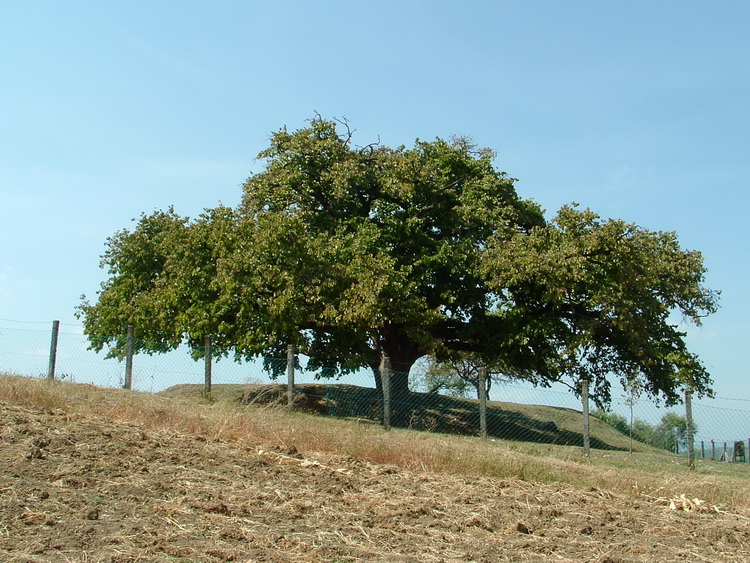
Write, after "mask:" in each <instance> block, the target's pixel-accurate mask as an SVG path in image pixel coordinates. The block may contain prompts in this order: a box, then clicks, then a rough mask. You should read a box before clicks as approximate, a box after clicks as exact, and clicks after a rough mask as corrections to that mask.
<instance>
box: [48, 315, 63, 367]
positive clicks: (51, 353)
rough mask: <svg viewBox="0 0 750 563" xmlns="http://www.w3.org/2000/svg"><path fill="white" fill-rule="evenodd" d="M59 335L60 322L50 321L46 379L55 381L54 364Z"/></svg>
mask: <svg viewBox="0 0 750 563" xmlns="http://www.w3.org/2000/svg"><path fill="white" fill-rule="evenodd" d="M59 335H60V321H52V340H51V342H50V345H49V369H48V370H47V379H55V364H56V363H57V338H58V336H59Z"/></svg>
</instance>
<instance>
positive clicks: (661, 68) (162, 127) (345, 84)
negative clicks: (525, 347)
mask: <svg viewBox="0 0 750 563" xmlns="http://www.w3.org/2000/svg"><path fill="white" fill-rule="evenodd" d="M748 24H750V4H748V3H747V2H740V1H724V2H711V3H706V2H691V1H679V2H678V1H647V2H640V1H634V2H627V3H624V2H598V1H589V2H579V1H567V2H555V1H548V2H542V1H533V0H532V1H529V0H522V1H513V2H504V1H500V0H497V1H481V2H480V1H463V2H455V1H451V2H448V1H439V0H432V1H427V0H424V1H417V0H399V1H395V0H392V1H388V0H384V1H382V2H367V3H366V2H351V1H346V2H345V1H337V2H327V1H321V2H309V1H293V2H290V1H279V2H251V1H246V2H240V1H235V2H229V1H220V0H219V1H217V0H214V1H212V2H197V1H181V2H179V3H175V2H154V1H148V2H142V1H129V2H95V1H87V2H84V1H71V2H57V1H33V2H31V1H27V0H20V1H19V0H6V2H3V5H2V7H1V8H0V69H2V73H1V74H0V131H2V134H1V135H0V209H1V210H2V220H0V241H1V242H0V318H3V319H11V320H19V321H40V322H42V321H51V320H53V319H59V320H61V321H62V322H63V323H71V324H77V322H78V321H77V320H76V319H75V317H74V315H73V313H74V307H75V306H76V305H77V304H78V303H79V302H80V295H81V294H83V293H85V294H87V295H88V296H90V297H93V296H95V293H96V290H97V289H98V287H99V283H100V282H101V281H102V280H103V279H104V278H105V272H104V271H102V270H100V269H99V267H98V263H99V256H100V254H101V253H102V251H103V250H104V242H105V240H106V238H107V237H108V236H109V235H111V234H112V233H114V232H115V231H116V230H118V229H122V228H125V227H129V226H130V225H131V224H132V223H131V222H130V220H131V218H134V217H138V216H139V215H140V213H141V212H151V211H153V210H155V209H164V208H166V207H167V206H169V205H174V207H175V209H176V211H177V212H178V213H180V214H183V215H189V216H195V215H197V214H198V213H200V211H201V210H202V209H203V208H205V207H213V206H216V205H217V204H218V203H220V202H222V203H224V204H229V205H234V204H236V203H237V202H238V201H239V198H240V194H241V191H240V186H241V184H242V183H243V181H244V180H245V179H246V177H247V176H248V175H249V174H250V173H252V172H257V171H259V170H260V164H259V163H258V162H256V161H255V155H257V153H258V152H259V151H260V150H262V149H263V148H265V147H266V145H267V141H268V138H269V135H270V133H271V132H272V131H274V130H276V129H278V128H280V127H282V126H284V125H286V126H288V127H289V128H291V129H295V128H298V127H301V126H303V125H304V124H305V121H306V120H307V119H309V118H311V117H312V116H313V115H314V114H315V112H318V113H320V114H322V115H323V116H324V117H339V118H346V119H348V120H349V121H350V122H351V124H352V126H353V128H355V129H356V133H355V142H357V143H359V144H363V145H364V144H368V143H370V142H373V141H376V140H378V139H380V141H381V142H382V143H383V144H386V145H389V146H397V145H400V144H406V145H410V144H412V143H413V141H414V140H415V139H416V138H417V137H419V138H422V139H427V140H430V139H433V138H435V137H437V136H440V137H449V136H451V135H464V136H470V137H472V138H473V139H474V140H475V142H476V143H477V144H478V145H480V146H486V147H490V148H492V149H494V150H495V151H497V153H498V157H497V167H498V168H499V169H502V170H504V171H506V172H508V173H509V174H510V175H511V176H513V177H516V178H518V179H519V182H518V184H517V189H518V191H519V193H520V194H521V195H522V196H524V197H528V198H532V199H535V200H536V201H538V202H539V203H540V204H541V205H542V206H543V207H544V208H545V209H546V210H547V211H548V214H549V215H550V216H551V215H553V214H554V212H555V211H556V210H557V209H558V208H559V207H560V206H561V205H563V204H565V203H568V202H572V201H576V202H579V203H580V204H582V205H583V206H588V207H591V208H592V209H593V210H594V211H596V212H597V213H599V214H601V215H602V216H604V217H616V218H623V219H626V220H629V221H633V222H636V223H638V224H640V225H641V226H643V227H646V228H649V229H654V230H674V231H677V232H678V233H679V236H680V240H681V242H682V244H683V246H684V247H686V248H690V249H698V250H700V251H702V252H703V253H704V256H705V262H706V265H707V266H708V268H709V273H708V280H707V281H708V285H709V286H710V287H713V288H716V289H721V290H722V292H723V294H722V300H721V304H722V308H721V310H720V312H719V313H718V314H716V315H714V316H713V317H711V318H709V319H708V320H707V321H706V322H705V325H704V327H703V328H702V329H691V330H690V337H689V342H690V345H691V346H692V348H693V350H694V351H696V352H698V353H699V354H700V355H701V357H702V358H703V360H704V362H705V363H706V365H707V367H708V368H709V370H710V371H711V372H712V374H713V376H714V379H715V382H716V390H717V392H718V394H720V395H723V396H729V397H745V398H750V380H748V377H747V370H746V364H747V360H746V357H745V347H746V340H747V334H748V333H749V332H750V322H749V321H748V315H749V314H750V298H749V297H748V293H747V289H746V285H747V279H748V265H747V264H748V263H747V260H748V241H749V240H750V236H748V235H750V227H749V226H748V225H749V224H750V223H749V222H748V216H749V215H750V198H748V195H747V182H748V177H749V176H750V175H749V174H748V162H749V154H750V150H749V149H750V147H749V146H748V131H749V130H750V103H748V102H750V33H748Z"/></svg>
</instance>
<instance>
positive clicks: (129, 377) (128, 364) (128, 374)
mask: <svg viewBox="0 0 750 563" xmlns="http://www.w3.org/2000/svg"><path fill="white" fill-rule="evenodd" d="M133 334H134V327H133V325H128V340H127V349H126V352H125V354H126V355H125V384H124V385H123V387H124V388H125V389H132V388H133V349H134V348H135V337H134V335H133Z"/></svg>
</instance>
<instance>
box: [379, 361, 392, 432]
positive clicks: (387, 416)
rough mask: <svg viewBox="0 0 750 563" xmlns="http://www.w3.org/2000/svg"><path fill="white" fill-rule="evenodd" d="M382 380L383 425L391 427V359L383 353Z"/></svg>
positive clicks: (388, 428) (381, 362)
mask: <svg viewBox="0 0 750 563" xmlns="http://www.w3.org/2000/svg"><path fill="white" fill-rule="evenodd" d="M380 380H381V383H382V385H383V427H384V428H385V429H386V430H390V429H391V360H390V359H389V358H388V356H386V355H385V354H383V357H382V359H381V360H380Z"/></svg>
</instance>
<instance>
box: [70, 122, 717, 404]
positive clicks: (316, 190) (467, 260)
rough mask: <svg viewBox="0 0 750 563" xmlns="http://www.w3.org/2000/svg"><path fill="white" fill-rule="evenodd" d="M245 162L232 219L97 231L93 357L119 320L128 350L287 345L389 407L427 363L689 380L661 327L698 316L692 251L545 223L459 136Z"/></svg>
mask: <svg viewBox="0 0 750 563" xmlns="http://www.w3.org/2000/svg"><path fill="white" fill-rule="evenodd" d="M342 129H343V131H342ZM260 158H261V159H262V160H263V161H264V163H265V169H264V170H263V171H262V172H260V173H257V174H254V175H252V176H251V177H250V178H248V179H247V181H246V182H245V184H244V186H243V199H242V202H241V204H240V205H239V206H238V207H237V208H236V209H230V208H226V207H219V208H216V209H211V210H207V211H206V212H205V213H204V214H202V215H201V216H200V217H199V218H198V219H196V220H189V219H187V218H182V217H179V216H177V215H176V214H175V213H174V212H173V211H172V210H171V209H170V210H168V211H167V212H162V211H157V212H155V213H153V214H152V215H144V216H143V217H141V219H140V221H138V223H137V225H136V227H135V229H134V230H132V231H130V230H123V231H120V232H118V233H116V234H115V235H114V236H113V237H111V238H110V239H109V240H108V242H107V251H106V253H105V255H104V257H103V261H102V265H103V267H106V268H108V270H109V275H110V277H109V279H108V280H107V281H105V282H104V283H103V284H102V289H101V291H100V292H99V295H98V300H97V302H95V303H90V302H89V301H87V300H84V301H83V303H82V304H81V306H80V307H79V314H80V315H81V317H82V318H83V320H84V327H85V332H86V333H87V334H88V335H89V338H90V341H91V343H92V346H93V347H94V348H96V349H102V348H103V347H104V346H105V345H106V346H110V351H111V353H112V354H114V355H121V354H122V350H123V346H124V341H123V339H122V337H121V335H124V334H125V329H126V326H127V325H128V324H133V325H135V326H136V334H137V336H139V337H140V339H141V340H139V342H142V345H141V349H144V350H147V351H161V350H165V349H169V348H174V347H175V346H177V345H179V344H180V343H182V342H187V343H188V344H189V345H190V346H191V347H192V348H193V349H194V351H195V353H196V355H199V354H200V353H201V346H202V344H203V339H204V337H205V336H207V335H208V336H211V338H212V340H213V342H214V345H215V347H216V349H217V352H218V353H224V354H232V355H234V356H235V357H237V358H238V359H247V358H253V357H256V356H272V357H274V356H275V357H283V355H284V351H285V348H286V346H287V345H288V344H294V345H296V346H297V347H298V348H299V350H300V351H302V352H303V353H305V354H306V355H307V356H309V358H310V359H309V362H308V364H307V367H308V368H309V369H315V370H320V371H321V372H322V373H324V375H337V374H342V373H347V372H349V371H352V370H355V369H358V368H361V367H365V366H369V367H371V368H373V370H374V372H375V374H376V381H377V382H378V383H379V381H378V380H377V373H378V371H377V367H378V366H379V364H380V361H381V358H382V357H383V356H384V355H386V356H388V357H389V358H390V361H391V364H392V366H393V369H394V370H395V376H394V379H393V382H392V389H393V392H394V395H395V398H396V400H398V397H400V396H403V395H404V394H405V393H407V392H408V372H409V370H410V368H411V366H412V365H413V363H414V362H415V361H416V360H417V359H418V358H420V357H421V356H424V355H426V354H433V355H435V356H436V357H437V358H438V359H443V360H446V359H450V358H455V357H457V355H459V354H465V353H471V354H473V356H472V357H476V358H481V359H484V360H486V361H487V362H488V364H490V365H502V366H504V370H506V371H507V373H508V374H510V375H512V376H514V377H525V378H529V379H531V380H533V381H534V382H538V383H545V382H549V381H555V380H560V379H563V375H564V374H565V373H572V374H573V375H574V377H576V378H579V379H580V378H581V377H593V378H594V380H595V383H596V385H597V386H598V387H599V388H601V389H602V391H606V390H607V388H606V374H607V372H608V371H614V372H615V373H618V374H620V375H623V374H624V375H625V376H626V377H636V376H638V375H642V376H643V377H644V378H645V379H646V381H647V384H648V385H647V387H648V388H649V389H650V390H652V391H654V392H655V393H658V392H663V393H665V394H666V395H667V396H668V397H669V398H672V397H673V396H674V389H675V386H676V385H677V384H678V382H681V381H682V380H683V379H685V381H687V382H692V383H693V384H695V385H696V386H697V388H698V389H701V388H705V386H706V385H707V375H706V374H705V371H702V367H701V366H700V364H699V363H698V362H697V360H696V359H695V358H694V357H693V356H691V355H690V354H689V353H688V352H687V350H685V347H684V342H683V341H682V335H681V334H680V333H679V332H678V331H676V330H675V329H674V328H673V327H672V325H671V324H669V322H668V315H669V312H670V311H672V310H674V309H677V310H681V311H682V312H683V313H685V314H686V315H687V316H689V317H691V318H693V319H694V320H697V319H698V318H699V317H700V315H701V314H702V313H706V312H710V311H711V310H712V309H713V301H712V294H711V293H710V292H707V290H705V289H703V287H702V285H701V283H702V275H703V266H702V262H701V260H700V256H699V255H698V254H696V253H686V252H683V251H681V250H680V249H679V247H678V246H677V245H676V239H675V237H673V236H671V235H665V234H661V233H655V234H654V233H649V232H648V231H644V230H642V229H638V228H636V227H633V226H629V225H625V224H624V223H621V222H607V223H601V222H600V221H599V220H598V218H595V217H593V216H591V215H590V214H584V215H581V214H580V212H577V211H575V210H573V209H569V208H566V209H564V210H563V211H562V212H561V215H560V216H559V217H558V219H557V220H556V221H555V222H554V223H553V224H551V225H547V224H546V222H545V220H544V218H543V215H542V212H541V210H540V208H539V207H538V206H537V205H536V204H534V203H533V202H530V201H526V200H523V199H521V198H519V197H518V195H517V193H516V191H515V188H514V180H513V179H512V178H509V177H508V176H506V174H505V173H503V172H500V171H498V170H496V169H495V167H494V166H493V159H494V154H493V153H492V152H491V151H490V150H487V149H481V150H477V149H475V147H473V146H472V144H471V143H470V142H469V141H468V140H466V139H462V138H458V139H453V140H451V141H445V140H442V139H436V140H435V141H431V142H424V141H417V142H416V143H415V145H414V146H413V147H412V148H406V147H398V148H395V149H393V148H388V147H385V146H381V145H379V144H373V145H368V146H364V147H357V146H355V145H353V143H352V134H351V131H350V129H349V128H348V126H347V125H346V124H345V123H343V124H342V123H336V122H333V121H327V120H324V119H321V118H316V119H313V120H312V121H311V122H310V123H309V126H308V127H305V128H303V129H300V130H297V131H293V132H289V131H287V130H286V129H282V130H280V131H278V132H276V133H275V134H273V136H272V137H271V140H270V146H269V147H268V149H266V150H265V151H263V152H262V153H261V155H260ZM633 272H636V273H637V275H636V276H635V277H632V278H631V277H629V275H630V274H632V273H633ZM678 367H679V368H681V369H679V370H678ZM686 374H687V375H686ZM681 378H682V379H681ZM688 380H689V381H688Z"/></svg>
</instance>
